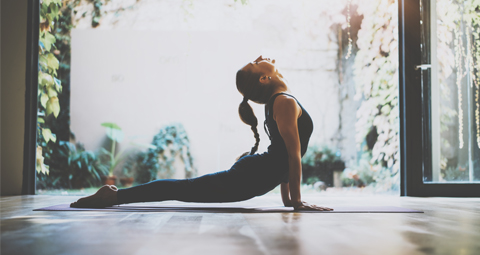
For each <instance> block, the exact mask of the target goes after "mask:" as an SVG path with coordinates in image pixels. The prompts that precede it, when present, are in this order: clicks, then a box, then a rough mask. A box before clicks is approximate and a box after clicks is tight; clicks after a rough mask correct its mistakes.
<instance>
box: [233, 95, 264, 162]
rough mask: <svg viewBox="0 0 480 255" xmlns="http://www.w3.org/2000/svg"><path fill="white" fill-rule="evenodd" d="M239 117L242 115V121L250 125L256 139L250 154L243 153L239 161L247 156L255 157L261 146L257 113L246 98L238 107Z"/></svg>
mask: <svg viewBox="0 0 480 255" xmlns="http://www.w3.org/2000/svg"><path fill="white" fill-rule="evenodd" d="M238 115H240V119H241V120H242V122H243V123H245V124H247V125H250V127H251V129H252V132H253V136H254V137H255V145H254V146H253V147H252V149H251V150H250V152H245V153H243V154H242V155H241V156H240V157H238V158H237V160H239V159H241V158H242V157H244V156H247V155H253V154H254V153H255V152H256V151H257V150H258V145H259V144H260V135H259V134H258V130H257V125H258V121H257V117H255V113H253V110H252V107H251V106H250V104H248V99H247V98H246V97H244V98H243V101H242V102H241V103H240V105H239V107H238Z"/></svg>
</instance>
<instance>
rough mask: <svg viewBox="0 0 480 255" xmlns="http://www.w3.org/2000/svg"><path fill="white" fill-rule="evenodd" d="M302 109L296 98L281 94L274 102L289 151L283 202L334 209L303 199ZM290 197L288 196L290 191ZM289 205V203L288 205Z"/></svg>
mask: <svg viewBox="0 0 480 255" xmlns="http://www.w3.org/2000/svg"><path fill="white" fill-rule="evenodd" d="M301 113H302V109H301V108H300V106H299V105H298V104H297V102H296V101H295V99H294V98H292V97H289V96H286V95H280V96H278V97H277V99H276V100H275V102H274V104H273V119H274V120H275V121H276V122H277V126H278V131H279V132H280V135H281V136H282V138H283V141H284V142H285V146H286V147H287V153H288V171H289V176H288V177H289V183H288V184H287V185H283V184H282V186H281V190H282V200H283V203H284V204H285V202H286V201H287V202H288V200H286V199H287V198H290V204H291V206H293V207H294V208H295V209H296V210H332V209H330V208H325V207H318V206H315V205H310V204H307V203H305V202H303V201H302V198H301V194H300V182H301V177H302V163H301V158H302V155H301V145H300V136H299V134H298V126H297V119H298V118H299V116H300V115H301ZM287 191H289V193H290V197H288V193H287ZM286 206H287V205H286Z"/></svg>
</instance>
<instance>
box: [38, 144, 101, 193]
mask: <svg viewBox="0 0 480 255" xmlns="http://www.w3.org/2000/svg"><path fill="white" fill-rule="evenodd" d="M44 155H45V159H46V160H45V163H46V164H47V165H49V167H50V173H49V175H48V176H47V175H37V188H39V189H46V188H70V189H71V188H83V187H89V186H98V185H100V176H102V175H106V174H108V169H107V168H106V167H105V166H104V165H103V164H101V162H100V160H99V158H98V156H97V155H96V154H95V153H93V152H91V151H86V150H85V149H84V148H83V146H82V145H81V144H77V145H74V144H72V143H70V142H65V141H59V143H58V146H55V147H53V148H52V150H51V151H49V152H45V153H44Z"/></svg>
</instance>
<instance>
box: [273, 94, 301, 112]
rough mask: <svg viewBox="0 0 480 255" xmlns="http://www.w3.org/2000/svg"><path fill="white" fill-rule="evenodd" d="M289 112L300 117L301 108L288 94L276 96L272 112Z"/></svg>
mask: <svg viewBox="0 0 480 255" xmlns="http://www.w3.org/2000/svg"><path fill="white" fill-rule="evenodd" d="M291 111H294V112H296V113H298V115H300V112H301V108H300V106H299V105H298V103H297V100H296V99H295V97H293V96H292V95H289V94H280V95H278V96H277V98H276V99H275V101H274V102H273V112H274V113H276V112H277V113H278V112H281V113H285V112H291ZM274 115H275V114H274Z"/></svg>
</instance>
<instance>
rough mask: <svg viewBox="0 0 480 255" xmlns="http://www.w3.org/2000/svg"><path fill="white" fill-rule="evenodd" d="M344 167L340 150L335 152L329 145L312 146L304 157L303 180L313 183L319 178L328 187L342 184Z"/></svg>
mask: <svg viewBox="0 0 480 255" xmlns="http://www.w3.org/2000/svg"><path fill="white" fill-rule="evenodd" d="M344 169H345V162H343V160H342V158H341V157H340V152H339V151H337V152H334V151H333V150H332V149H330V148H329V147H328V146H322V147H321V148H319V147H318V146H311V147H309V148H308V150H307V152H306V153H305V155H304V156H303V158H302V181H303V183H307V184H313V183H312V182H313V181H314V180H317V179H319V180H321V181H323V182H324V183H325V184H326V185H327V186H328V187H332V186H341V178H340V176H341V172H342V171H343V170H344ZM335 184H336V185H335Z"/></svg>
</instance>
